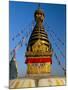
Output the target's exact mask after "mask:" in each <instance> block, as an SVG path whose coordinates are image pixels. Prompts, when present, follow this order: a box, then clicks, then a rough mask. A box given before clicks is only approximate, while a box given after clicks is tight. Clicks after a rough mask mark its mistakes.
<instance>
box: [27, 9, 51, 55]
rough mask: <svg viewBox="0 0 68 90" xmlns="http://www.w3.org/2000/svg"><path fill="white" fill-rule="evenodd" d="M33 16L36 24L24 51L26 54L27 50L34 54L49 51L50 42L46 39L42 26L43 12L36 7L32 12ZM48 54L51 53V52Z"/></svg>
mask: <svg viewBox="0 0 68 90" xmlns="http://www.w3.org/2000/svg"><path fill="white" fill-rule="evenodd" d="M34 18H35V21H36V25H35V27H34V29H33V31H32V33H31V36H30V39H29V42H28V47H27V52H26V53H28V55H29V52H32V53H36V55H37V52H38V53H41V54H42V53H44V54H45V53H46V54H47V53H48V52H49V53H51V43H50V42H49V40H48V35H47V33H46V32H45V29H44V26H43V20H44V18H45V15H44V12H43V11H42V10H41V9H40V8H39V9H37V10H36V11H35V13H34ZM28 55H27V56H28ZM50 55H52V53H51V54H50ZM29 56H30V55H29Z"/></svg>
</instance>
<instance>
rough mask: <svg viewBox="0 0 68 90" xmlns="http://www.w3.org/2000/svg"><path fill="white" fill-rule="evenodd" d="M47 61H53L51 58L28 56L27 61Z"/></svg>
mask: <svg viewBox="0 0 68 90" xmlns="http://www.w3.org/2000/svg"><path fill="white" fill-rule="evenodd" d="M45 62H50V63H52V59H51V58H36V57H35V58H27V59H26V61H25V63H26V64H27V63H45Z"/></svg>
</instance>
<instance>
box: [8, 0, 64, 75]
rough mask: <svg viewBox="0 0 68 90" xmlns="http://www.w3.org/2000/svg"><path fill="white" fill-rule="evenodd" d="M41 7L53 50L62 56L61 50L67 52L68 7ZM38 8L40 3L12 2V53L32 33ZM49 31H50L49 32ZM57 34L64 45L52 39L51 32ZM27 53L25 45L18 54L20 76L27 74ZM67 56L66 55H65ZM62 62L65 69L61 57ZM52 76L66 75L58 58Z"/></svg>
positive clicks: (57, 5)
mask: <svg viewBox="0 0 68 90" xmlns="http://www.w3.org/2000/svg"><path fill="white" fill-rule="evenodd" d="M40 7H41V8H42V9H43V11H44V13H45V20H44V26H45V31H46V32H47V33H48V37H49V40H50V42H51V44H52V48H53V50H54V51H55V52H56V54H57V56H60V55H61V53H60V50H61V51H62V52H63V53H64V52H65V45H66V44H65V33H66V6H65V5H60V4H42V3H41V4H40ZM37 8H38V3H26V2H16V1H10V3H9V19H10V20H9V33H10V36H9V43H10V47H9V48H10V51H11V50H12V49H13V48H14V47H15V46H16V45H17V43H18V42H19V41H20V40H21V38H22V36H24V37H25V36H26V34H27V32H29V31H31V27H32V21H33V20H34V12H35V10H36V9H37ZM45 22H47V23H48V25H49V26H50V28H48V27H47V25H45ZM21 30H23V34H22V36H19V37H17V38H16V39H15V40H14V41H13V40H12V38H13V37H15V36H16V35H17V34H18V32H20V31H21ZM48 30H49V31H48ZM52 31H54V32H55V34H56V37H58V38H60V39H61V40H62V41H63V42H64V45H62V44H61V43H60V42H58V40H57V38H56V37H55V36H53V39H54V40H52V39H51V36H50V32H51V33H52ZM28 39H29V37H27V39H26V41H27V42H28ZM54 43H56V44H57V46H59V48H60V50H58V49H57V47H56V46H55V44H54ZM25 51H26V46H25V44H24V43H23V46H22V47H21V48H20V49H19V50H18V51H17V52H16V61H17V64H18V72H19V76H23V75H25V74H26V69H27V66H26V64H25V63H24V62H25V59H26V58H25ZM64 54H65V53H64ZM60 62H61V64H62V66H63V67H65V58H64V57H63V56H61V58H60ZM51 74H52V75H60V76H62V75H64V72H63V70H62V69H61V67H60V66H59V65H58V63H57V61H56V58H55V57H54V55H53V57H52V70H51Z"/></svg>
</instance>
